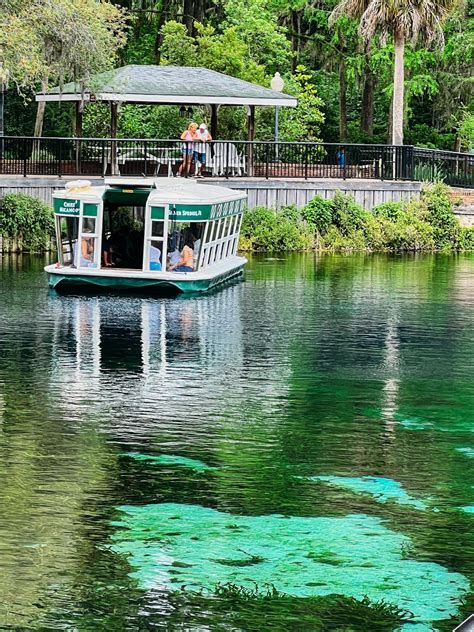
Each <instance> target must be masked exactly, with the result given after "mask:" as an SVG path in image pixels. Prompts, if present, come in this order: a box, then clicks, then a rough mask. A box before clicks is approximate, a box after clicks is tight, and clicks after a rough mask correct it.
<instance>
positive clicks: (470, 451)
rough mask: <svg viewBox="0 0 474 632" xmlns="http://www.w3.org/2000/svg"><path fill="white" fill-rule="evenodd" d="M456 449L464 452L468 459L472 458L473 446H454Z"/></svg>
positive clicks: (473, 453)
mask: <svg viewBox="0 0 474 632" xmlns="http://www.w3.org/2000/svg"><path fill="white" fill-rule="evenodd" d="M456 450H457V451H458V452H462V454H465V455H466V456H468V457H469V458H470V459H474V448H456Z"/></svg>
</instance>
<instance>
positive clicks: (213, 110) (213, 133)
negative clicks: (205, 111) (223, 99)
mask: <svg viewBox="0 0 474 632" xmlns="http://www.w3.org/2000/svg"><path fill="white" fill-rule="evenodd" d="M218 107H219V106H218V105H217V104H216V103H213V104H212V105H211V136H212V138H213V139H216V138H217V110H218Z"/></svg>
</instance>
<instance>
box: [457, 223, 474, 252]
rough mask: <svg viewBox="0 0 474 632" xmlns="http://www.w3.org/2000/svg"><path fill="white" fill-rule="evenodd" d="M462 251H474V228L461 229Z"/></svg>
mask: <svg viewBox="0 0 474 632" xmlns="http://www.w3.org/2000/svg"><path fill="white" fill-rule="evenodd" d="M460 241H461V249H462V250H474V226H469V227H465V228H462V229H461V240H460Z"/></svg>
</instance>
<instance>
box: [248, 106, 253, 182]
mask: <svg viewBox="0 0 474 632" xmlns="http://www.w3.org/2000/svg"><path fill="white" fill-rule="evenodd" d="M247 140H248V141H250V142H253V141H254V140H255V106H254V105H249V106H248V110H247ZM253 157H254V156H253V145H250V144H249V145H247V173H248V175H249V176H253Z"/></svg>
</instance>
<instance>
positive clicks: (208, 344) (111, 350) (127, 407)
mask: <svg viewBox="0 0 474 632" xmlns="http://www.w3.org/2000/svg"><path fill="white" fill-rule="evenodd" d="M242 289H243V285H242V284H240V283H238V284H233V285H231V286H228V287H225V288H223V289H220V290H219V291H216V292H215V293H214V294H213V295H205V296H201V297H200V298H184V297H183V298H181V299H167V300H157V299H152V298H150V299H146V298H141V297H125V296H121V297H116V296H93V297H88V298H86V297H77V296H58V295H56V294H55V293H52V294H51V300H52V301H53V304H54V310H55V311H56V312H57V313H56V317H55V319H54V322H55V329H54V340H53V346H52V354H51V362H52V371H51V380H52V381H53V382H54V384H55V386H56V389H57V388H59V389H60V390H61V394H60V396H59V399H60V402H59V403H60V406H64V407H65V408H67V410H68V411H69V415H74V416H77V413H78V412H80V411H78V410H76V411H75V412H74V409H78V408H80V409H82V410H83V411H84V414H87V415H88V416H90V415H92V414H94V415H97V414H98V415H99V416H100V419H101V423H102V424H107V423H108V422H109V421H110V422H111V423H113V420H114V418H115V421H116V420H117V417H115V416H114V415H113V414H112V415H110V412H111V411H112V412H113V411H114V410H115V411H116V413H117V414H118V415H120V418H121V419H122V420H124V423H128V422H129V421H132V420H134V419H136V418H137V417H139V418H140V419H141V423H143V425H144V426H145V425H150V424H152V425H153V424H154V423H155V422H156V420H157V419H162V420H163V419H164V420H166V419H169V420H170V422H171V421H172V420H176V419H177V418H179V417H178V416H179V415H181V416H182V417H181V418H182V419H184V418H185V419H186V423H187V424H190V423H192V422H193V418H194V417H195V418H196V419H197V418H198V417H199V416H200V411H199V409H198V407H196V406H192V407H191V406H189V401H187V398H189V397H194V396H195V397H198V396H199V398H200V399H201V398H203V397H204V402H203V407H204V408H205V407H206V406H208V405H210V409H211V410H213V409H216V410H217V408H218V407H219V406H220V404H219V397H220V396H224V395H225V390H226V389H227V387H228V384H229V381H230V382H237V381H238V379H237V378H238V375H239V374H240V373H241V372H242V371H243V367H244V362H243V340H242V320H241V310H242V307H241V299H242ZM224 374H225V376H226V379H225V380H223V376H224ZM232 376H234V378H235V379H233V377H232ZM151 409H152V410H154V411H156V417H153V416H151V417H150V410H151ZM207 410H208V412H210V411H209V408H208V409H207Z"/></svg>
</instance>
